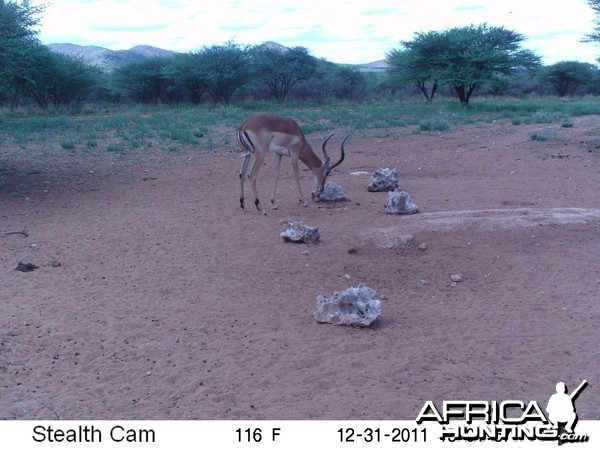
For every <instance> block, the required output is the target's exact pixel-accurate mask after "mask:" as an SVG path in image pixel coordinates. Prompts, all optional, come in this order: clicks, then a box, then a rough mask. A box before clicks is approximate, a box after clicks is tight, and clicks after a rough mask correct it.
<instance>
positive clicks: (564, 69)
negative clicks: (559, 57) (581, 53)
mask: <svg viewBox="0 0 600 450" xmlns="http://www.w3.org/2000/svg"><path fill="white" fill-rule="evenodd" d="M541 79H542V81H544V82H546V83H550V84H551V85H552V86H553V87H554V89H555V90H556V93H557V94H558V96H559V97H564V96H565V95H567V94H568V95H570V96H571V97H573V96H574V95H575V91H576V90H577V88H578V87H579V86H581V85H583V84H586V83H590V82H591V81H592V80H593V79H594V66H592V65H591V64H588V63H582V62H579V61H561V62H557V63H556V64H552V65H551V66H548V67H546V68H545V69H544V71H543V73H542V76H541Z"/></svg>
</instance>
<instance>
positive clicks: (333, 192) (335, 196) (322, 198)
mask: <svg viewBox="0 0 600 450" xmlns="http://www.w3.org/2000/svg"><path fill="white" fill-rule="evenodd" d="M310 197H311V198H312V199H313V200H314V201H315V202H335V201H339V200H346V193H345V192H344V189H342V187H341V186H340V185H339V184H337V183H334V182H333V181H330V182H329V183H327V184H326V185H325V188H324V189H323V192H321V193H320V194H319V193H317V192H316V191H314V192H311V193H310Z"/></svg>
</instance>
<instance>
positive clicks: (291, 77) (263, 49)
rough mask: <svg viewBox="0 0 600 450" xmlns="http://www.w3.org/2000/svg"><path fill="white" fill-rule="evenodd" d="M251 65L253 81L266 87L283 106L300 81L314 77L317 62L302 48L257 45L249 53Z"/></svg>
mask: <svg viewBox="0 0 600 450" xmlns="http://www.w3.org/2000/svg"><path fill="white" fill-rule="evenodd" d="M251 61H252V75H253V78H255V79H256V80H257V81H259V82H261V83H263V84H265V85H266V86H267V88H268V89H269V92H270V93H271V96H272V97H273V98H274V99H275V100H277V101H278V102H283V101H284V100H285V98H286V97H287V95H288V93H289V92H290V89H292V87H294V85H296V84H297V83H298V82H299V81H305V80H308V79H310V78H312V77H314V76H316V74H317V60H316V59H315V58H314V57H313V56H311V55H310V54H309V53H308V50H307V49H306V48H304V47H293V48H289V49H288V48H274V47H269V46H266V45H259V46H257V47H254V48H253V49H252V51H251Z"/></svg>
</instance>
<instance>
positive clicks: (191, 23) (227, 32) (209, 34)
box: [32, 0, 595, 63]
mask: <svg viewBox="0 0 600 450" xmlns="http://www.w3.org/2000/svg"><path fill="white" fill-rule="evenodd" d="M46 1H47V0H32V3H38V4H41V3H45V2H46ZM593 18H594V16H593V14H592V12H591V10H590V8H589V7H588V6H587V4H586V2H585V0H573V1H571V2H569V8H568V14H566V13H565V9H564V4H561V3H560V2H558V3H557V2H547V3H545V4H544V5H543V7H540V3H539V2H527V1H524V0H503V1H502V2H497V1H492V0H424V1H422V2H398V1H397V0H369V1H368V2H358V1H355V0H328V1H322V0H320V1H314V0H303V1H298V0H294V1H290V0H219V1H214V0H205V1H201V2H190V1H183V0H102V1H101V0H52V2H51V3H49V4H48V7H47V9H46V14H45V15H44V16H43V18H42V27H41V34H40V37H41V39H42V41H43V42H45V43H51V42H65V41H70V42H72V43H75V44H77V43H79V44H84V45H89V44H94V45H100V46H104V47H108V48H111V49H113V50H116V49H124V48H130V47H132V46H134V45H137V44H149V45H154V46H157V47H162V48H167V49H170V50H176V51H190V50H194V49H197V48H200V47H202V46H205V45H212V44H217V43H222V42H225V41H227V40H230V39H234V40H235V41H236V42H239V43H242V44H258V43H262V42H264V41H269V40H272V41H277V42H281V43H282V44H285V45H289V46H297V45H299V46H304V47H307V48H308V49H309V50H310V51H311V53H312V54H313V55H315V56H318V57H324V58H326V59H329V60H331V61H336V62H355V63H358V62H369V61H374V60H377V59H382V58H384V57H385V54H386V53H387V52H389V51H390V50H391V49H392V48H396V47H398V45H399V42H400V41H402V40H409V39H411V38H412V37H413V36H414V34H415V33H416V32H419V31H429V30H441V29H445V28H450V27H457V26H458V27H460V26H465V25H469V24H480V23H483V22H487V23H488V24H489V25H494V26H500V25H501V26H505V27H506V28H509V29H513V30H516V31H518V32H520V33H522V34H523V35H525V36H526V37H527V41H525V42H524V46H525V47H526V48H530V49H532V50H534V51H537V52H538V53H540V54H541V55H542V56H543V57H544V58H545V62H555V60H556V58H560V55H564V59H574V58H575V59H577V58H584V59H583V60H586V61H589V62H593V61H594V58H595V56H594V54H593V53H594V47H593V46H591V45H589V44H588V45H587V48H586V44H582V43H580V42H579V39H581V37H583V35H584V34H585V33H588V32H591V30H593V28H594V26H593ZM574 30H581V32H580V36H577V35H576V34H574V32H573V31H574ZM550 47H552V48H550ZM579 55H582V56H579ZM590 55H591V56H590Z"/></svg>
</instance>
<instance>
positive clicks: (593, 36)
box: [584, 0, 600, 42]
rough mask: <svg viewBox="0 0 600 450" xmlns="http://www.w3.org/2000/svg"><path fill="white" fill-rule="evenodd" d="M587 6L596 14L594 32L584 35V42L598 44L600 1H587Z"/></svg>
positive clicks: (599, 39) (599, 38) (599, 36)
mask: <svg viewBox="0 0 600 450" xmlns="http://www.w3.org/2000/svg"><path fill="white" fill-rule="evenodd" d="M587 2H588V5H590V8H592V10H593V11H594V13H595V14H596V19H595V20H596V23H595V26H596V28H594V31H592V32H591V33H590V34H588V35H586V37H585V39H584V42H600V0H587Z"/></svg>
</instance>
